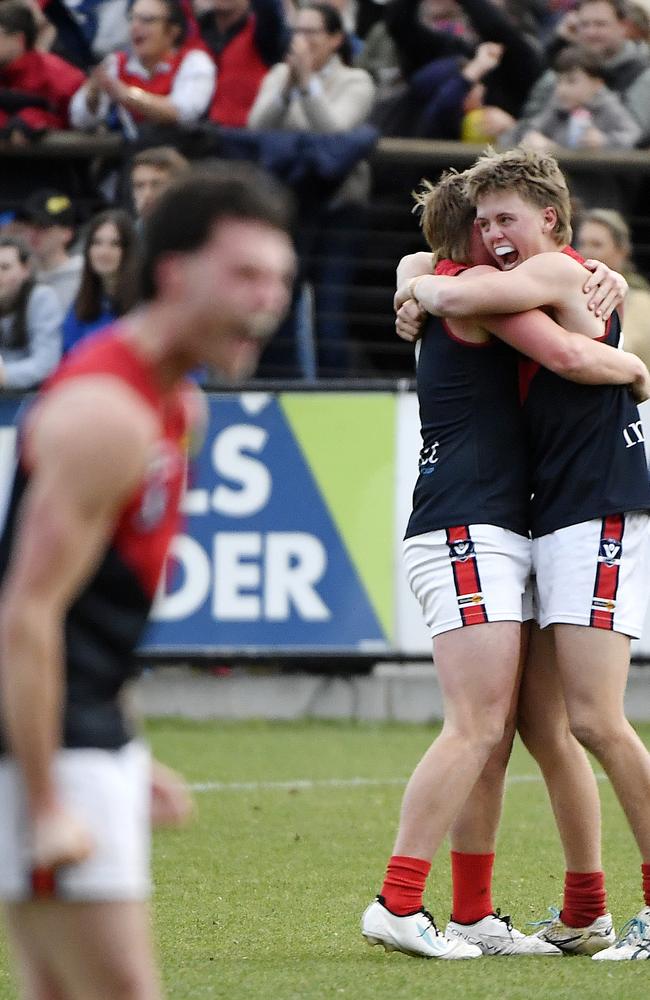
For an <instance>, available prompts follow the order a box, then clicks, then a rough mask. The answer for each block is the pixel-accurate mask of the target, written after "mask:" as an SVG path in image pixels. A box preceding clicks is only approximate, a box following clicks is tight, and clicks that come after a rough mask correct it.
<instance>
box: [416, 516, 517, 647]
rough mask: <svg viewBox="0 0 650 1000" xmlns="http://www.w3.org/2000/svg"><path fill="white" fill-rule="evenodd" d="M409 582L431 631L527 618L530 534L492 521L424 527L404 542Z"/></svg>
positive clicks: (433, 634) (432, 633)
mask: <svg viewBox="0 0 650 1000" xmlns="http://www.w3.org/2000/svg"><path fill="white" fill-rule="evenodd" d="M403 552H404V563H405V566H406V576H407V579H408V582H409V586H410V588H411V590H412V591H413V593H414V594H415V596H416V598H417V600H418V601H419V602H420V607H421V608H422V613H423V615H424V620H425V622H426V624H427V626H428V628H429V631H430V633H431V636H432V637H434V636H436V635H440V634H441V633H442V632H450V631H451V630H452V629H456V628H462V627H463V626H465V625H478V624H483V623H485V622H502V621H515V622H521V621H526V620H527V619H529V618H531V617H532V611H531V607H530V595H526V583H527V580H528V577H529V575H530V570H531V561H532V556H531V542H530V539H528V538H524V537H523V536H522V535H517V534H515V532H513V531H508V530H507V529H506V528H498V527H496V526H495V525H493V524H470V525H460V526H457V527H453V528H443V529H440V530H438V531H428V532H426V533H425V534H423V535H416V536H414V537H413V538H407V539H406V540H405V542H404V547H403Z"/></svg>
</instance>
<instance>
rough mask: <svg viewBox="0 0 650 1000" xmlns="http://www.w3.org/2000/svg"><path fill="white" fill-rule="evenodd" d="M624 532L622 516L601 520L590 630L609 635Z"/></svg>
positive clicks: (612, 515) (616, 515)
mask: <svg viewBox="0 0 650 1000" xmlns="http://www.w3.org/2000/svg"><path fill="white" fill-rule="evenodd" d="M624 530H625V515H624V514H610V515H609V517H604V518H603V522H602V527H601V530H600V544H599V546H598V559H597V560H596V582H595V584H594V593H593V596H592V599H591V615H590V619H589V624H590V625H591V627H592V628H603V629H607V630H608V631H610V632H611V631H612V630H613V628H614V611H615V610H616V593H617V591H618V578H619V573H620V568H621V556H622V554H623V531H624Z"/></svg>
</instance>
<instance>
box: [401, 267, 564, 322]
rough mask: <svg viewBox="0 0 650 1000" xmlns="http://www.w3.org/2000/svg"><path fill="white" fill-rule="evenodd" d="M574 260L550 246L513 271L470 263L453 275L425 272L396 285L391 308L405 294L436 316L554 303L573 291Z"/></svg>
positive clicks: (558, 303) (516, 309) (518, 309)
mask: <svg viewBox="0 0 650 1000" xmlns="http://www.w3.org/2000/svg"><path fill="white" fill-rule="evenodd" d="M575 264H576V262H575V261H571V260H570V259H569V258H568V257H567V256H566V255H563V254H559V253H557V252H549V253H540V254H536V255H535V256H534V257H530V258H529V259H528V260H525V261H523V262H522V263H521V264H520V265H519V266H518V267H517V268H516V270H514V271H497V270H493V271H489V272H487V271H483V270H481V272H480V273H476V272H475V271H474V269H473V268H472V269H470V270H469V271H465V272H463V274H460V275H458V276H457V277H450V276H447V275H432V276H429V275H424V276H422V277H419V278H412V279H411V280H410V281H409V282H407V283H406V285H403V286H402V288H401V289H399V290H398V292H397V295H396V297H395V308H396V309H398V308H399V307H400V306H401V305H402V303H403V302H405V301H406V300H407V299H408V298H413V299H415V301H416V302H418V303H419V304H420V305H421V306H422V307H423V308H424V309H426V311H427V312H429V313H432V314H433V315H434V316H451V317H454V316H483V315H486V314H489V313H492V312H493V311H494V308H495V306H497V307H498V309H499V310H500V311H501V312H507V313H511V312H525V311H526V310H527V309H536V308H539V307H542V306H549V307H556V308H558V307H561V306H563V305H564V304H565V303H566V299H567V296H568V295H569V294H574V292H575V278H576V272H575V270H574V267H573V266H571V265H575ZM567 265H569V266H567Z"/></svg>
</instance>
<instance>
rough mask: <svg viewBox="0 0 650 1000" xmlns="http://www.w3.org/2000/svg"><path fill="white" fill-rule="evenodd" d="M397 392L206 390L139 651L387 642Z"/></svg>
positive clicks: (366, 648) (372, 646)
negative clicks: (202, 425)
mask: <svg viewBox="0 0 650 1000" xmlns="http://www.w3.org/2000/svg"><path fill="white" fill-rule="evenodd" d="M394 453H395V397H394V396H393V394H392V393H281V394H278V395H273V394H266V393H264V394H262V393H247V394H244V395H238V396H234V395H225V394H224V395H223V396H221V395H211V396H210V397H209V425H208V431H207V435H206V440H205V443H204V445H203V448H202V449H201V452H200V454H199V456H198V458H197V459H196V460H195V461H194V462H193V464H192V468H191V470H190V481H189V483H188V490H187V494H186V499H185V515H186V526H185V530H184V531H183V533H182V534H181V535H180V536H178V537H177V538H176V539H175V541H174V543H173V547H172V555H171V558H170V560H169V566H168V572H167V573H166V575H165V579H164V581H163V583H162V585H161V588H160V591H159V594H158V599H157V601H156V604H155V607H154V613H153V616H152V621H151V626H150V628H149V630H148V632H147V635H146V638H145V641H144V643H143V649H145V650H159V651H164V652H173V651H175V650H183V651H187V652H190V653H191V652H192V651H197V650H201V651H208V650H213V649H214V650H216V649H218V650H220V651H225V652H229V651H240V652H244V651H245V652H252V651H256V650H260V651H261V650H264V651H268V650H273V651H277V652H281V651H282V650H283V649H286V650H290V651H299V650H314V651H317V652H341V651H351V652H354V651H357V652H359V651H363V652H370V651H372V650H375V651H377V652H381V651H382V650H386V649H387V648H389V647H392V644H393V632H394V623H393V579H394V565H393V545H392V537H393V523H394V462H395V454H394Z"/></svg>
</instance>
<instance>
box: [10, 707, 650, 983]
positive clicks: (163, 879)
mask: <svg viewBox="0 0 650 1000" xmlns="http://www.w3.org/2000/svg"><path fill="white" fill-rule="evenodd" d="M148 732H149V736H150V739H151V742H152V744H153V747H154V750H155V752H156V753H157V754H158V755H159V757H160V758H161V759H162V760H164V761H166V762H167V763H169V764H171V765H173V766H175V767H177V768H179V769H180V770H182V771H183V772H184V773H185V774H186V776H187V777H188V779H189V780H190V781H191V782H192V783H194V784H197V785H199V784H203V785H204V786H206V787H204V788H203V789H202V790H198V791H197V793H196V797H197V802H198V806H199V818H198V821H197V822H196V823H195V825H194V826H193V827H191V828H189V829H187V830H183V831H171V832H164V833H160V834H157V835H156V839H155V847H154V872H155V881H156V891H155V896H154V915H155V920H156V928H157V938H158V944H159V953H160V961H161V966H162V969H163V974H164V979H165V983H166V988H167V993H168V996H169V998H170V1000H195V998H196V1000H201V998H211V997H219V998H228V1000H245V998H246V1000H248V998H254V1000H257V998H272V1000H319V998H326V997H327V998H329V997H332V998H339V997H343V998H346V997H347V998H349V1000H400V998H405V1000H406V998H409V1000H410V998H413V1000H423V998H431V1000H434V998H435V1000H451V998H453V1000H479V998H480V1000H485V998H494V1000H528V998H536V1000H537V998H539V1000H545V998H549V1000H551V998H552V1000H592V998H593V1000H607V998H613V997H616V998H620V1000H647V998H648V997H649V996H650V963H649V964H648V966H646V965H645V963H606V964H602V963H601V964H599V963H595V962H591V961H590V960H589V959H586V958H558V959H556V958H549V959H545V958H525V959H522V958H482V959H478V960H476V961H472V962H436V961H431V962H427V961H423V960H418V959H412V958H408V957H406V956H404V955H399V954H392V955H387V954H385V953H384V951H383V950H382V949H380V948H372V949H371V948H368V946H367V945H366V944H365V942H364V941H363V939H362V938H361V936H360V933H359V917H360V914H361V912H362V910H363V909H364V907H365V906H366V904H367V903H368V902H369V901H370V899H371V898H372V896H373V895H374V893H375V892H376V891H377V889H378V887H379V885H380V883H381V880H382V876H383V871H384V866H385V862H386V858H387V856H388V854H389V853H390V849H391V845H392V839H393V835H394V830H395V823H396V819H397V814H398V809H399V803H400V798H401V794H402V788H403V783H404V781H405V780H406V778H407V776H408V774H409V772H410V770H411V768H412V766H413V765H414V763H415V762H416V760H417V759H418V757H419V756H420V754H421V753H422V751H423V750H424V749H425V747H426V746H427V745H428V743H429V742H430V739H431V736H432V730H431V729H430V728H427V727H424V726H401V725H383V724H382V725H366V724H354V723H340V724H339V723H318V722H312V723H309V722H306V723H298V724H272V723H262V722H259V723H255V722H250V723H235V724H224V723H201V724H195V723H189V722H180V721H167V720H165V721H156V722H152V723H150V724H149V726H148ZM641 733H642V736H643V738H644V739H645V740H646V742H648V741H650V726H647V727H645V728H642V729H641ZM352 779H363V780H362V781H361V780H360V781H359V782H358V783H354V782H353V780H352ZM301 782H304V784H301ZM312 783H313V784H312ZM600 787H601V792H602V798H603V812H604V850H605V867H606V871H607V881H608V890H609V903H610V908H611V910H612V912H613V914H614V916H615V918H616V921H617V926H618V925H620V924H621V923H622V922H623V920H625V919H627V918H628V917H629V916H631V915H632V913H633V912H635V911H636V910H637V909H638V908H639V907H640V905H641V901H640V871H639V861H638V857H637V854H636V850H635V847H634V844H633V842H632V839H631V837H630V835H629V833H628V832H627V828H626V825H625V822H624V819H623V816H622V813H621V811H620V809H619V807H618V805H617V804H616V802H615V801H614V798H613V796H612V794H611V792H610V789H609V787H608V785H607V784H606V783H604V782H603V783H601V786H600ZM562 877H563V866H562V857H561V852H560V849H559V845H558V840H557V836H556V834H555V831H554V827H553V822H552V818H551V815H550V810H549V807H548V805H547V801H546V796H545V791H544V787H543V785H542V783H541V782H540V781H539V780H538V779H537V773H536V769H535V766H534V764H533V762H532V761H531V759H530V758H529V757H528V755H527V754H526V752H525V751H524V750H523V749H522V748H521V746H517V748H516V751H515V754H514V757H513V761H512V764H511V769H510V785H509V788H508V794H507V800H506V809H505V814H504V818H503V825H502V833H501V836H500V841H499V848H498V853H497V863H496V870H495V903H496V905H498V906H500V907H501V908H502V910H503V911H504V912H507V913H511V914H512V917H513V920H514V922H515V923H516V924H517V926H519V927H520V928H521V929H523V930H529V928H526V923H527V921H531V920H535V919H539V918H541V917H543V916H545V914H546V909H547V907H548V906H549V905H551V904H554V903H556V904H559V903H560V901H561V890H562ZM429 885H430V890H429V892H428V896H427V904H428V905H429V907H430V909H431V910H432V911H433V913H434V915H436V917H437V919H438V923H439V924H442V925H443V926H444V924H445V922H446V919H447V917H448V914H449V905H450V904H449V899H450V888H449V873H448V857H447V852H446V849H445V850H443V851H442V852H441V853H440V855H439V857H438V858H437V859H436V861H435V862H434V867H433V871H432V876H431V879H430V883H429ZM13 997H15V992H14V990H13V987H12V985H11V978H10V975H9V972H8V971H7V963H6V956H5V955H4V953H3V954H2V957H1V959H0V998H2V1000H5V998H6V1000H10V998H13ZM107 1000H108V998H107Z"/></svg>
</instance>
